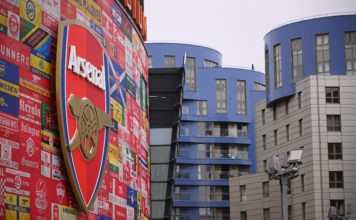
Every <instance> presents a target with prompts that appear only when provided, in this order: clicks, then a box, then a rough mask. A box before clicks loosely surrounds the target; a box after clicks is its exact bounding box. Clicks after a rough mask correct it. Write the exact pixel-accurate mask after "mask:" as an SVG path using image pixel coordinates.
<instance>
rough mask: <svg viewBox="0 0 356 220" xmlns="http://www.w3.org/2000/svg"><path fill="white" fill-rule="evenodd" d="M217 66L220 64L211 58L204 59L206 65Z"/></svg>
mask: <svg viewBox="0 0 356 220" xmlns="http://www.w3.org/2000/svg"><path fill="white" fill-rule="evenodd" d="M217 66H219V64H218V63H215V62H213V61H210V60H204V67H217Z"/></svg>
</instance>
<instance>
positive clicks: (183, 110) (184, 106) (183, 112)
mask: <svg viewBox="0 0 356 220" xmlns="http://www.w3.org/2000/svg"><path fill="white" fill-rule="evenodd" d="M182 114H183V115H189V107H188V106H186V105H183V106H182Z"/></svg>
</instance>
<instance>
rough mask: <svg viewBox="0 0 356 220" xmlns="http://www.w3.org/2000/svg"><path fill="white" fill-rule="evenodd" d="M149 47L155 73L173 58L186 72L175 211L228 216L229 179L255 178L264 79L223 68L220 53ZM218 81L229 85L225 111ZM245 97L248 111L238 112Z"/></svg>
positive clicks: (176, 45)
mask: <svg viewBox="0 0 356 220" xmlns="http://www.w3.org/2000/svg"><path fill="white" fill-rule="evenodd" d="M146 47H147V50H148V54H149V57H150V59H151V66H152V67H153V68H163V67H167V66H166V63H165V61H164V60H165V56H170V57H174V59H175V66H174V67H184V69H185V84H184V86H183V100H182V114H181V117H180V133H179V137H178V144H177V149H176V154H175V157H174V161H175V162H174V170H175V173H174V176H173V180H174V186H173V187H174V189H173V190H174V191H175V192H176V191H177V190H176V189H177V188H179V194H178V195H176V196H173V203H172V204H173V206H172V207H173V209H174V208H184V210H185V211H184V212H183V211H182V209H180V216H187V219H199V218H200V217H202V216H200V215H199V213H200V212H201V211H202V210H200V209H204V208H207V209H209V210H210V211H212V212H214V213H215V214H214V216H215V217H219V216H225V215H228V214H229V192H228V190H229V177H231V176H237V175H243V174H247V173H255V172H256V141H255V139H256V138H255V122H254V104H255V103H256V102H258V101H260V100H262V99H264V98H265V91H264V82H265V77H264V74H263V73H261V72H257V71H254V70H248V69H240V68H224V67H221V57H222V55H221V53H220V52H218V51H216V50H214V49H211V48H208V47H203V46H198V45H192V44H181V43H146ZM184 57H186V58H184ZM189 59H191V60H190V61H189ZM184 60H185V63H184ZM192 60H193V61H192ZM206 61H208V62H206ZM192 62H195V63H194V65H192ZM212 63H213V67H212V66H211V64H212ZM189 66H190V67H189ZM191 66H193V67H194V68H191ZM170 67H173V66H170ZM218 81H219V82H220V81H223V82H224V84H223V85H224V86H223V89H222V91H224V92H223V94H225V105H224V104H222V106H223V110H221V109H220V107H219V106H220V104H217V97H218V96H219V95H218V94H217V90H218V88H217V87H218V86H219V85H220V84H218ZM189 83H190V84H189ZM241 83H242V85H243V86H242V85H241ZM239 88H240V90H239ZM241 88H244V89H242V90H244V92H242V91H241ZM219 89H220V90H221V86H219ZM242 93H244V94H245V95H241V94H242ZM241 96H242V97H243V96H244V100H245V101H242V103H245V107H244V108H243V110H241V109H240V107H238V106H239V105H240V106H241V99H239V98H238V97H241ZM219 97H220V96H219ZM202 103H203V104H202ZM219 103H220V102H219ZM239 103H240V104H239ZM200 105H201V106H200ZM242 105H243V104H242ZM202 106H204V107H202ZM151 156H152V158H153V157H154V156H155V155H151ZM177 167H178V168H177ZM202 192H205V194H206V195H207V197H206V198H205V197H204V195H202ZM216 192H218V193H216ZM202 197H204V198H202ZM173 213H174V211H173ZM219 213H220V214H219Z"/></svg>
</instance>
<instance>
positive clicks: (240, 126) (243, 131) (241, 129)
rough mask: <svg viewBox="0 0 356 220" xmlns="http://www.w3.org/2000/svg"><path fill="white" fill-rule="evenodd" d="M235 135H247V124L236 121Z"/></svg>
mask: <svg viewBox="0 0 356 220" xmlns="http://www.w3.org/2000/svg"><path fill="white" fill-rule="evenodd" d="M237 137H248V133H247V124H245V123H237Z"/></svg>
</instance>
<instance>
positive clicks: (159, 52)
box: [146, 42, 222, 68]
mask: <svg viewBox="0 0 356 220" xmlns="http://www.w3.org/2000/svg"><path fill="white" fill-rule="evenodd" d="M146 46H147V50H148V51H150V55H149V56H151V57H152V67H154V68H163V67H164V59H163V57H164V56H169V55H172V56H175V57H176V67H182V66H183V58H184V55H186V56H191V57H196V60H197V63H196V64H197V67H202V66H203V65H204V64H203V62H204V59H205V60H210V61H212V62H215V63H217V64H218V65H219V66H221V57H222V55H221V53H220V52H219V51H217V50H215V49H212V48H209V47H205V46H200V45H194V44H185V43H159V42H157V43H146ZM188 52H189V53H188Z"/></svg>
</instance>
